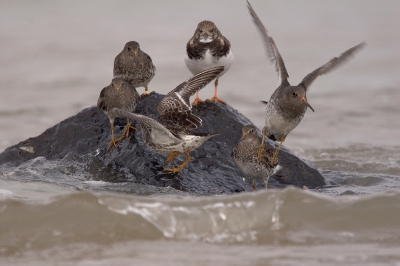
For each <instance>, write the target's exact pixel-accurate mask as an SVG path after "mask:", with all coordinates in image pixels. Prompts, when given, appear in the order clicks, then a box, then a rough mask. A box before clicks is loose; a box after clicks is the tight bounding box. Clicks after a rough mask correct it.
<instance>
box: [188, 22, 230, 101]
mask: <svg viewBox="0 0 400 266" xmlns="http://www.w3.org/2000/svg"><path fill="white" fill-rule="evenodd" d="M233 59H234V58H233V53H232V50H231V43H230V42H229V41H228V39H227V38H225V37H224V36H223V35H222V34H221V32H220V31H219V29H218V28H217V26H216V25H215V24H214V23H213V22H211V21H207V20H204V21H202V22H200V23H199V24H198V26H197V29H196V31H195V32H194V35H193V37H192V38H190V40H189V42H188V43H187V45H186V56H185V63H186V66H187V68H188V69H189V70H190V72H192V74H193V75H196V74H198V73H200V72H201V71H204V70H206V69H209V68H211V67H215V66H224V67H225V69H224V71H222V73H221V74H219V75H218V76H217V78H216V79H215V82H214V86H215V88H214V97H213V98H211V99H210V100H211V101H214V102H216V103H217V102H220V103H223V104H226V102H224V101H223V100H221V99H219V98H218V79H219V78H220V77H221V76H222V75H224V74H225V73H226V71H228V70H229V68H230V67H231V65H232V62H233ZM202 102H204V101H203V100H201V99H200V98H199V93H198V92H197V93H196V99H195V100H194V102H193V103H192V104H193V105H196V104H198V103H202Z"/></svg>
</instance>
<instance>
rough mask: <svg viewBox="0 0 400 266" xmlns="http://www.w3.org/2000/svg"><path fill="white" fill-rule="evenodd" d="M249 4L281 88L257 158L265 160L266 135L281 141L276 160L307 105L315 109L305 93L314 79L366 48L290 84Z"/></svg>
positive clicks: (268, 112)
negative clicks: (263, 155)
mask: <svg viewBox="0 0 400 266" xmlns="http://www.w3.org/2000/svg"><path fill="white" fill-rule="evenodd" d="M247 7H248V9H249V12H250V14H251V16H252V17H253V21H254V23H255V24H256V26H257V28H258V30H259V31H260V33H261V35H262V38H263V40H264V45H265V47H266V50H267V54H268V56H269V59H270V61H271V62H273V63H275V68H276V71H277V72H278V77H279V82H280V85H279V87H278V88H277V89H276V90H275V92H274V93H273V94H272V96H271V98H270V100H269V101H268V102H267V106H266V109H265V125H264V128H263V138H262V141H261V145H260V148H259V153H258V160H259V161H261V159H262V152H263V146H264V140H265V137H266V136H267V137H268V138H270V139H272V140H274V141H280V143H279V146H278V148H277V149H276V151H275V154H274V157H273V158H272V163H274V161H275V160H276V159H277V157H278V154H279V150H280V148H281V146H282V143H283V142H284V141H285V139H286V136H287V135H288V134H289V133H290V132H291V131H292V130H293V129H294V128H295V127H296V126H297V125H298V124H299V123H300V121H301V120H302V119H303V117H304V114H305V112H306V110H307V107H308V108H310V109H311V110H312V111H313V112H314V109H313V108H312V107H311V105H310V104H309V103H308V101H307V97H306V93H307V91H308V90H309V88H310V85H311V84H312V83H313V81H314V80H315V79H316V78H317V77H318V76H319V75H323V74H326V73H328V72H330V71H331V70H333V69H335V68H337V67H338V66H340V65H342V64H343V63H344V62H345V61H346V59H349V58H350V56H352V55H354V53H355V52H356V51H358V50H360V49H361V48H362V47H364V46H365V45H366V44H365V43H364V42H362V43H360V44H358V45H356V46H354V47H352V48H350V49H348V50H347V51H345V52H344V53H342V54H340V55H339V56H338V57H334V58H333V59H331V60H330V61H329V62H328V63H326V64H325V65H323V66H321V67H319V68H317V69H316V70H314V71H313V72H311V73H310V74H308V75H307V76H306V77H305V78H304V79H303V80H302V81H301V82H300V83H299V85H297V86H291V85H290V83H289V81H288V78H289V74H288V72H287V70H286V67H285V64H284V62H283V59H282V57H281V55H280V53H279V51H278V48H277V47H276V44H275V42H274V40H273V39H272V37H271V36H270V35H269V33H268V31H267V29H266V28H265V26H264V25H263V23H262V22H261V20H260V19H259V18H258V16H257V14H256V12H255V11H254V9H253V8H252V6H251V5H250V3H249V1H247Z"/></svg>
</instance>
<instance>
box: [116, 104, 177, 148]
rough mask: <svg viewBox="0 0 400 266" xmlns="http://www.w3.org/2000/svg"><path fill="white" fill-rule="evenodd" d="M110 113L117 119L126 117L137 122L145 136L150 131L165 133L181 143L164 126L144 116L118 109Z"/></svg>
mask: <svg viewBox="0 0 400 266" xmlns="http://www.w3.org/2000/svg"><path fill="white" fill-rule="evenodd" d="M111 112H113V113H114V114H116V115H117V116H118V117H127V118H130V119H132V120H135V121H136V122H138V123H139V125H140V126H141V127H142V134H143V135H145V134H146V135H150V134H151V132H152V131H158V132H165V135H167V136H168V137H169V138H171V139H172V140H174V141H177V142H180V141H181V140H180V139H178V138H177V137H176V136H175V135H174V134H172V133H171V131H169V130H168V129H167V128H166V127H165V126H163V125H162V124H161V123H159V122H157V121H156V120H154V119H153V118H150V117H148V116H145V115H140V114H135V113H130V112H127V111H123V110H121V109H118V108H113V109H112V110H111Z"/></svg>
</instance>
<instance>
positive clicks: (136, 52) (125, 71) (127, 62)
mask: <svg viewBox="0 0 400 266" xmlns="http://www.w3.org/2000/svg"><path fill="white" fill-rule="evenodd" d="M155 74H156V67H155V66H154V65H153V61H152V60H151V58H150V56H149V55H148V54H146V53H145V52H143V51H142V50H140V45H139V43H137V42H135V41H131V42H128V43H126V44H125V47H124V49H123V50H122V52H120V53H119V54H118V55H117V57H115V60H114V77H122V78H123V79H125V80H126V81H127V82H129V83H130V84H131V85H132V86H133V87H135V88H138V87H144V88H145V92H144V94H145V95H147V94H149V90H148V87H147V86H148V84H149V82H150V81H151V80H152V79H153V77H154V75H155Z"/></svg>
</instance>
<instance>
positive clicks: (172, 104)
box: [157, 66, 224, 129]
mask: <svg viewBox="0 0 400 266" xmlns="http://www.w3.org/2000/svg"><path fill="white" fill-rule="evenodd" d="M222 71H224V67H223V66H218V67H213V68H210V69H207V70H205V71H202V72H200V73H199V74H197V75H194V76H193V77H191V78H189V79H187V80H186V81H184V82H182V83H181V84H180V85H178V86H177V87H176V88H175V89H173V90H172V91H170V92H169V93H168V94H167V95H166V96H165V97H164V99H162V100H161V102H160V103H159V104H158V106H157V110H158V112H159V114H160V120H161V121H162V122H163V123H165V124H166V125H168V126H171V127H180V128H182V127H183V128H188V129H190V128H196V127H197V126H200V125H201V119H200V118H199V117H197V116H195V115H194V114H192V105H191V103H190V97H191V96H193V95H194V94H195V93H196V92H198V91H199V90H201V89H202V88H204V87H205V86H206V85H207V84H208V83H210V82H211V81H212V80H213V79H215V78H216V77H217V76H218V75H219V74H220V73H221V72H222Z"/></svg>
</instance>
